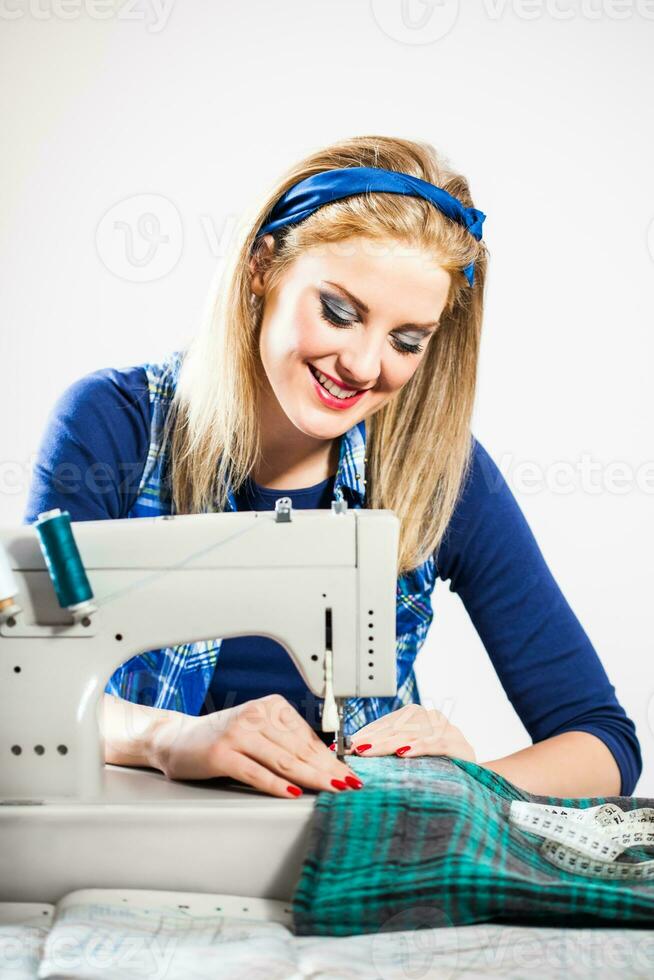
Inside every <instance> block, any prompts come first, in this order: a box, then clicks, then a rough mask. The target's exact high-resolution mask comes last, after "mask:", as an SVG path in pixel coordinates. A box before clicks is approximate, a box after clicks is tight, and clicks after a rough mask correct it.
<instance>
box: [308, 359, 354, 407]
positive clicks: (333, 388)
mask: <svg viewBox="0 0 654 980" xmlns="http://www.w3.org/2000/svg"><path fill="white" fill-rule="evenodd" d="M311 369H312V370H313V372H314V374H315V376H316V377H317V378H318V381H319V382H320V384H321V385H322V386H323V388H326V389H327V391H328V392H329V393H330V395H334V397H335V398H341V399H344V398H353V397H354V394H357V393H356V392H355V393H353V392H351V391H346V390H345V388H339V386H338V385H337V384H336V383H335V382H334V381H330V379H329V378H328V377H327V376H326V375H324V374H323V373H322V371H319V370H318V368H316V367H313V365H311Z"/></svg>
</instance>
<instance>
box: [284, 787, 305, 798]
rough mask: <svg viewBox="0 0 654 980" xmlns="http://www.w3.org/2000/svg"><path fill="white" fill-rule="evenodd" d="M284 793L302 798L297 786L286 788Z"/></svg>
mask: <svg viewBox="0 0 654 980" xmlns="http://www.w3.org/2000/svg"><path fill="white" fill-rule="evenodd" d="M286 792H287V793H290V794H291V796H302V790H301V789H300V787H299V786H287V787H286Z"/></svg>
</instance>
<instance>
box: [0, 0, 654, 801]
mask: <svg viewBox="0 0 654 980" xmlns="http://www.w3.org/2000/svg"><path fill="white" fill-rule="evenodd" d="M0 10H1V14H0V34H1V37H2V41H1V45H2V85H1V86H0V100H1V101H2V128H3V133H4V142H5V153H4V154H3V157H2V162H1V164H0V166H1V174H0V176H1V179H0V205H1V208H2V215H3V218H2V224H1V239H0V252H1V256H0V267H1V268H2V279H3V281H2V290H1V294H0V295H1V303H2V320H1V322H2V335H1V349H0V364H1V366H2V385H1V386H0V397H1V399H2V414H3V419H4V424H3V433H2V446H1V453H0V523H2V524H11V523H14V522H15V523H19V522H20V520H21V517H22V512H23V506H24V503H25V498H26V493H27V486H28V482H29V471H30V465H31V463H32V460H33V458H34V453H35V452H36V449H37V447H38V443H39V439H40V435H41V432H42V430H43V426H44V424H45V421H46V417H47V413H48V411H49V409H50V407H51V405H52V403H53V401H54V400H55V398H56V397H57V396H58V395H59V393H60V392H61V391H62V390H63V388H64V387H66V386H67V385H68V384H69V383H71V382H72V381H73V380H74V379H76V378H78V377H80V376H81V375H82V374H85V373H87V372H89V371H92V370H94V369H96V368H99V367H105V366H110V365H113V366H116V367H124V366H127V365H132V364H139V363H141V362H144V361H146V360H155V359H157V358H158V357H160V356H162V355H164V354H165V353H167V352H169V351H170V350H173V349H176V348H178V347H179V346H180V345H181V344H183V343H184V342H185V341H186V339H187V338H188V337H189V336H190V335H191V334H192V332H193V330H194V329H195V325H196V322H197V317H198V315H199V312H200V310H201V307H202V304H203V302H204V298H205V295H206V293H207V290H208V289H209V286H210V283H211V280H212V276H213V275H214V274H215V272H216V270H217V269H219V268H220V261H221V255H222V254H223V252H224V244H221V243H224V240H225V236H227V235H229V229H230V226H231V223H232V222H234V221H235V220H238V216H239V213H240V212H241V209H243V208H245V207H247V206H248V205H249V202H250V198H251V192H253V191H256V192H257V193H259V191H260V190H261V188H262V187H263V186H264V185H265V186H266V187H267V186H268V185H269V184H270V183H271V182H272V181H273V180H275V179H276V178H277V176H278V175H279V174H280V173H281V172H282V171H283V170H284V169H285V168H286V167H287V166H288V165H290V164H291V163H292V162H294V161H295V160H296V159H298V158H300V157H301V156H303V155H304V154H305V153H307V152H309V151H310V150H312V149H314V148H316V147H318V146H321V145H325V144H327V143H330V142H332V141H334V140H336V139H339V138H341V137H345V136H351V135H356V134H374V133H378V134H386V135H398V136H403V137H406V138H409V139H419V140H425V141H428V142H431V143H433V144H434V145H435V146H436V147H437V148H438V149H439V150H441V151H442V152H443V153H444V154H445V155H446V156H447V157H448V158H449V159H450V161H451V162H452V164H453V165H454V166H455V167H457V168H458V169H460V170H462V171H463V172H464V173H465V174H466V175H467V176H468V179H469V181H470V184H471V187H472V190H473V194H474V198H475V205H476V206H477V207H479V208H480V209H481V210H483V211H484V212H485V213H486V214H487V215H488V217H487V220H486V224H485V226H484V237H485V239H486V241H487V243H488V246H489V248H490V251H491V263H490V274H489V285H488V294H487V297H488V300H487V307H486V315H485V327H484V335H483V342H482V351H481V362H480V382H479V388H478V396H477V402H476V409H475V417H474V424H473V431H474V433H475V435H476V436H477V437H478V438H479V439H480V440H481V442H482V443H483V445H484V446H485V447H486V448H487V449H488V451H489V452H490V453H491V455H492V456H493V458H494V459H495V461H496V462H497V464H498V466H499V467H500V469H501V470H502V472H503V474H504V476H505V477H506V478H507V480H508V481H509V485H510V486H511V489H512V490H513V492H514V493H515V495H516V498H517V499H518V502H519V503H520V506H521V507H522V509H523V511H524V513H525V515H526V516H527V519H528V520H529V522H530V525H531V527H532V529H533V531H534V533H535V535H536V538H537V540H538V542H539V545H540V547H541V549H542V551H543V553H544V555H545V558H546V559H547V561H548V563H549V565H550V568H551V569H552V571H553V573H554V575H555V577H556V578H557V580H558V582H559V584H560V586H561V588H562V590H563V592H564V594H565V595H566V598H567V599H568V601H569V602H570V604H571V605H572V607H573V609H574V611H575V613H576V614H577V616H578V618H579V619H580V621H581V623H582V624H583V626H584V628H585V629H586V631H587V633H588V634H589V636H590V638H591V640H592V641H593V643H594V645H595V647H596V649H597V651H598V653H599V655H600V657H601V659H602V661H603V663H604V664H605V666H606V669H607V672H608V674H609V677H610V678H611V680H612V682H613V683H614V684H615V686H616V689H617V692H618V696H619V698H620V700H621V701H622V704H623V705H624V707H625V709H626V710H627V712H628V714H629V715H630V716H631V717H632V718H633V719H634V721H635V723H636V726H637V730H638V733H639V736H640V739H641V744H642V748H643V753H644V758H645V771H644V775H643V777H642V779H641V781H640V783H639V786H638V793H639V794H640V795H654V735H653V732H652V722H654V702H653V701H652V697H653V694H654V664H653V656H652V654H653V649H652V646H653V641H652V632H653V626H654V624H653V622H652V605H653V600H654V591H653V584H654V582H653V579H654V575H653V570H652V568H653V563H652V552H653V548H652V545H653V543H654V542H653V537H654V534H653V527H654V521H653V520H652V509H653V504H654V462H653V461H654V453H653V437H652V422H653V415H654V413H653V411H652V408H653V400H654V395H653V393H652V384H651V375H652V355H653V353H654V341H653V335H652V307H653V303H654V295H653V281H654V258H653V256H654V231H653V226H652V218H653V217H654V188H653V187H652V173H653V172H654V141H653V137H652V116H651V93H652V91H653V90H654V87H653V86H654V67H653V59H652V43H653V41H654V3H652V2H649V3H647V2H646V0H643V2H642V3H640V4H639V3H636V2H634V3H629V2H625V0H620V2H619V3H618V2H617V0H615V2H614V3H610V2H609V0H604V2H603V0H592V2H591V0H587V2H586V3H585V4H582V2H581V0H579V2H573V0H560V2H558V3H556V4H555V3H553V2H550V3H545V2H543V3H542V4H539V2H538V0H536V2H534V0H531V2H529V3H527V2H525V3H523V4H520V3H518V2H517V0H514V2H511V3H509V2H506V3H504V2H502V0H493V2H486V3H482V2H474V3H467V4H466V5H465V8H464V6H463V4H461V9H458V5H457V4H456V3H452V2H447V0H443V2H441V3H422V2H420V0H409V2H407V3H405V4H404V5H402V3H401V2H400V0H375V2H372V3H369V2H367V0H366V2H364V0H328V2H327V0H280V2H276V3H271V2H270V0H250V2H244V3H238V4H237V3H219V2H213V3H212V2H208V0H205V2H200V0H186V2H185V3H182V2H180V0H177V2H176V3H175V2H173V3H172V4H171V3H170V2H166V3H165V4H164V5H163V6H161V7H159V8H157V7H156V6H155V5H154V4H153V3H141V4H139V3H136V4H134V3H131V4H129V5H128V4H126V3H122V2H119V0H109V3H104V4H103V5H102V6H100V4H97V5H94V4H93V3H92V2H91V0H88V2H86V3H83V2H81V0H80V2H76V0H67V3H66V4H65V5H63V6H62V5H57V4H53V3H51V2H50V0H40V2H39V3H38V4H37V2H36V0H2V2H1V3H0ZM142 195H156V196H157V198H156V199H153V200H150V201H148V199H147V198H145V199H144V198H143V197H142ZM145 201H148V204H149V205H151V208H150V210H152V209H154V211H155V213H157V214H158V215H159V217H160V219H161V227H160V229H159V231H160V233H161V234H164V235H167V241H162V240H160V239H157V235H155V236H154V245H152V234H151V229H150V230H148V228H146V227H143V226H142V227H141V229H139V227H138V226H137V225H136V218H137V217H138V215H139V214H141V213H142V212H143V211H144V210H148V208H147V207H144V202H145ZM112 209H113V210H112ZM103 219H104V220H103ZM120 222H123V224H122V226H121V227H122V228H123V235H122V238H121V237H120V236H118V238H117V237H116V235H115V233H114V235H113V238H112V236H111V234H110V232H108V231H107V229H110V230H111V229H112V228H115V227H116V224H117V223H118V224H120ZM148 236H149V237H148ZM128 238H129V242H128ZM128 247H131V251H130V252H129V253H128V254H126V248H128ZM155 276H156V277H158V278H155ZM584 459H586V461H587V462H590V463H591V464H592V465H593V466H594V469H593V472H592V474H591V476H586V477H584V475H583V473H582V470H581V465H582V462H583V460H584ZM526 463H531V464H534V466H535V470H534V469H533V468H532V469H531V470H529V472H528V473H525V472H524V470H523V469H521V468H524V466H525V464H526ZM560 464H563V465H564V466H565V465H566V464H567V467H568V470H567V472H566V470H565V469H560V468H559V467H560ZM619 464H622V468H621V469H620V468H619ZM625 467H626V469H625ZM539 474H540V476H539ZM434 605H435V621H434V625H433V626H432V630H431V632H430V635H429V637H428V639H427V642H426V645H425V647H424V649H423V651H422V652H421V655H420V657H419V660H418V673H419V679H420V683H421V690H422V694H423V698H424V699H425V700H427V701H431V702H432V703H433V704H434V705H436V706H440V707H441V709H442V710H445V711H446V712H447V713H448V714H449V716H450V718H451V720H452V721H453V722H454V723H455V724H457V725H459V726H460V727H461V728H462V730H463V731H464V732H465V734H466V735H467V736H468V738H469V739H470V741H471V742H472V744H473V745H474V746H475V748H476V750H477V754H478V757H479V758H480V759H489V758H495V757H497V756H499V755H503V754H506V753H509V752H511V751H514V750H515V749H518V748H521V747H523V746H524V745H527V744H529V739H528V736H527V735H526V732H525V730H524V728H523V727H522V725H521V723H520V721H519V720H518V718H517V717H516V715H515V713H514V712H513V709H512V708H511V706H510V705H509V703H508V701H507V699H506V697H505V695H504V693H503V691H502V689H501V687H500V685H499V683H498V681H497V679H496V677H495V674H494V672H493V669H492V667H491V665H490V663H489V661H488V657H487V655H486V653H485V650H484V648H483V645H482V644H481V642H480V640H479V638H478V636H477V634H476V632H475V630H474V628H473V626H472V624H471V622H470V620H469V619H468V616H467V614H466V611H465V608H464V607H463V605H462V603H461V602H460V600H459V599H458V597H457V596H455V595H454V594H452V593H450V592H449V590H448V587H447V585H446V584H445V583H442V582H440V581H438V582H437V587H436V592H435V595H434ZM648 713H649V719H648Z"/></svg>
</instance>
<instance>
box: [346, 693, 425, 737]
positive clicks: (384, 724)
mask: <svg viewBox="0 0 654 980" xmlns="http://www.w3.org/2000/svg"><path fill="white" fill-rule="evenodd" d="M427 715H428V712H427V711H426V710H425V708H423V706H422V705H421V704H413V703H411V704H405V705H404V707H402V708H398V709H397V711H390V712H389V713H388V714H386V715H383V716H382V717H381V718H376V719H375V720H374V721H371V722H369V724H367V725H364V727H363V728H360V729H359V731H358V732H356V734H355V735H353V736H352V745H353V747H355V746H361V745H368V744H371V743H372V742H373V741H378V740H379V738H387V737H389V736H390V735H391V734H392V733H393V732H396V731H400V730H404V731H410V732H411V733H412V735H413V737H414V738H417V737H418V735H419V734H422V733H423V732H424V731H425V730H427V731H429V730H430V729H431V724H430V721H429V719H428V717H427Z"/></svg>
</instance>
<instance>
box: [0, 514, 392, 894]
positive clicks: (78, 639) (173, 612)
mask: <svg viewBox="0 0 654 980" xmlns="http://www.w3.org/2000/svg"><path fill="white" fill-rule="evenodd" d="M72 527H73V530H74V535H75V540H76V542H77V546H78V549H79V552H80V555H81V558H82V560H83V564H84V567H85V569H86V573H87V575H88V579H89V582H90V584H91V586H92V589H93V594H94V602H95V604H96V606H97V610H96V611H95V612H93V613H92V614H91V615H90V616H89V617H87V618H85V619H84V620H82V621H81V622H74V621H73V619H72V617H71V615H70V613H69V612H68V611H67V610H66V609H62V608H61V607H60V606H59V605H58V602H57V599H56V596H55V593H54V590H53V586H52V582H51V579H50V575H49V572H48V569H47V567H46V563H45V561H44V557H43V555H42V553H41V550H40V547H39V542H38V537H37V534H36V531H35V530H34V528H32V527H30V526H26V525H22V526H20V527H17V528H4V529H0V546H2V547H4V550H5V552H6V554H7V555H8V557H9V564H10V567H11V570H12V572H13V575H14V577H15V579H16V582H17V584H18V594H17V596H16V602H17V603H18V605H19V607H20V611H19V612H18V613H17V614H16V615H12V616H10V617H7V618H5V619H4V621H2V620H0V670H1V671H2V685H1V686H0V754H1V758H2V764H1V766H0V900H5V901H56V900H58V898H59V897H61V896H62V895H63V894H65V893H66V892H67V891H70V890H71V889H73V888H78V887H96V886H97V887H133V888H161V889H173V890H187V891H205V890H206V891H210V892H226V893H233V894H242V895H251V896H260V897H266V898H283V899H285V898H288V897H289V895H290V891H291V890H292V885H293V882H294V880H295V877H296V875H297V872H298V870H299V867H300V863H301V859H302V853H303V848H304V842H305V835H306V829H307V825H308V821H309V818H310V815H311V809H312V807H313V801H314V799H315V797H313V796H312V795H310V794H305V796H304V797H303V798H301V799H299V800H288V801H287V800H280V799H274V798H272V797H268V796H264V795H261V794H258V793H255V792H254V791H252V790H250V789H248V788H247V787H242V786H239V785H237V784H234V786H233V789H229V788H225V782H224V781H220V783H216V781H208V782H195V783H192V782H188V783H182V782H173V781H170V780H167V779H166V778H165V777H164V776H163V775H162V774H161V773H159V772H156V771H154V770H146V769H132V768H127V767H117V766H110V765H105V764H104V761H103V760H104V745H103V740H102V733H101V717H102V715H101V712H102V702H103V697H104V689H105V686H106V683H107V681H108V679H109V677H110V676H111V674H112V673H113V672H114V670H115V669H116V668H117V667H118V666H120V664H122V663H124V662H125V661H127V660H129V659H130V658H131V657H133V656H135V655H136V654H138V653H141V652H143V651H147V650H154V649H159V648H162V647H168V646H172V645H175V644H178V643H187V642H191V641H196V640H207V639H209V640H212V639H215V638H216V637H220V638H227V637H229V636H238V635H250V634H261V635H264V636H268V637H271V638H273V639H274V640H276V641H277V642H279V643H281V644H283V645H284V647H285V648H286V649H287V650H288V652H289V654H290V655H291V656H292V657H293V659H294V661H295V663H296V664H297V666H298V669H299V670H300V672H301V673H302V676H303V677H304V679H305V681H306V683H307V686H308V687H309V688H310V689H311V690H312V691H313V693H314V694H315V695H317V696H319V697H321V696H323V694H324V685H325V660H326V651H327V649H328V647H329V646H330V647H331V651H332V663H333V688H334V694H335V696H336V698H339V699H344V698H348V697H369V696H388V695H393V694H395V691H396V662H395V644H396V638H395V602H396V581H397V579H396V574H397V546H398V538H399V521H398V519H397V517H396V516H395V514H394V513H393V512H392V511H382V510H370V511H369V510H359V509H356V510H350V511H347V508H345V510H344V511H342V512H336V511H334V510H332V511H331V512H330V511H324V510H321V511H318V510H306V511H293V512H292V514H289V515H288V516H287V517H286V519H282V520H280V515H279V513H276V512H274V511H263V512H243V513H224V514H223V513H218V514H198V515H185V516H175V517H156V518H138V519H128V520H117V521H87V522H79V523H75V524H73V525H72ZM371 624H372V625H371ZM371 651H372V652H371ZM371 663H372V664H373V665H374V666H373V667H370V666H369V665H370V664H371Z"/></svg>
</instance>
